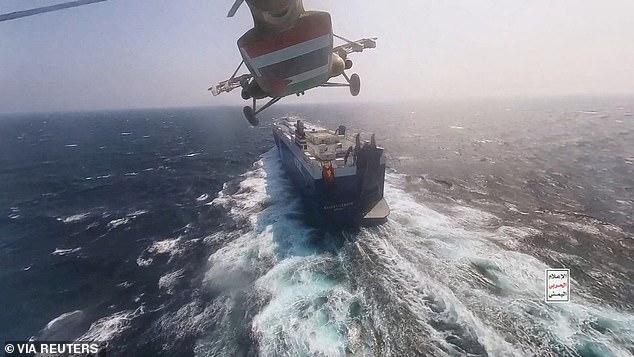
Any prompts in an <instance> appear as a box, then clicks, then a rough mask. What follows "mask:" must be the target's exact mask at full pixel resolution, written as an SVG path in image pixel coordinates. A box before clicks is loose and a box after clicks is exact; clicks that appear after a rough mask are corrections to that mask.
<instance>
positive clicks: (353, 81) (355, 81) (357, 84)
mask: <svg viewBox="0 0 634 357" xmlns="http://www.w3.org/2000/svg"><path fill="white" fill-rule="evenodd" d="M360 91H361V78H359V75H358V74H356V73H353V74H352V75H351V76H350V94H352V96H353V97H356V96H358V95H359V92H360Z"/></svg>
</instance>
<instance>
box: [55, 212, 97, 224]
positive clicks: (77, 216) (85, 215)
mask: <svg viewBox="0 0 634 357" xmlns="http://www.w3.org/2000/svg"><path fill="white" fill-rule="evenodd" d="M89 216H90V213H78V214H74V215H72V216H68V217H66V218H57V220H58V221H62V222H64V223H74V222H79V221H83V220H84V219H86V218H88V217H89Z"/></svg>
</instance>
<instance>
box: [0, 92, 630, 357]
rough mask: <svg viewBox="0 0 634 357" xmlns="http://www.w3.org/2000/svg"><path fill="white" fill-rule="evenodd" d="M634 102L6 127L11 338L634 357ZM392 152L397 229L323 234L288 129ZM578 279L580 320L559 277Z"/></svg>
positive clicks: (4, 252)
mask: <svg viewBox="0 0 634 357" xmlns="http://www.w3.org/2000/svg"><path fill="white" fill-rule="evenodd" d="M633 113H634V98H553V99H543V100H504V101H472V102H460V103H455V102H435V103H432V102H429V103H404V104H378V103H377V104H366V105H361V104H339V105H305V106H296V107H291V106H277V107H274V108H272V109H271V110H270V111H268V112H266V113H265V114H267V115H263V116H262V118H261V119H262V122H263V123H262V125H261V126H260V127H258V128H251V127H249V126H248V124H247V123H246V121H245V120H244V119H243V118H242V117H241V111H240V110H239V108H229V107H227V108H190V109H156V110H133V111H101V112H77V113H51V114H19V115H17V114H16V115H5V116H2V117H0V286H2V292H1V293H0V306H2V308H1V309H0V339H2V340H9V339H28V338H31V337H33V338H37V339H49V340H64V339H79V340H99V341H107V342H108V346H109V347H108V349H109V351H110V353H111V354H112V355H148V356H149V355H185V356H187V355H196V356H242V355H244V356H255V355H260V356H342V355H361V356H385V355H393V356H415V355H420V356H630V355H632V354H634V342H633V341H634V278H633V276H634V257H633V255H634V218H633V217H634V191H633V190H634V117H633ZM287 114H293V115H297V116H300V117H304V118H306V119H307V120H310V121H313V122H317V123H319V124H321V125H322V126H327V127H332V128H336V127H337V126H338V125H339V124H344V125H347V126H348V128H350V129H352V130H361V131H363V132H364V133H365V134H366V135H369V133H371V132H375V133H376V134H377V141H378V143H379V144H382V145H383V146H384V147H385V148H386V149H387V151H388V166H389V170H388V171H389V172H388V174H387V180H386V190H385V198H386V200H387V201H388V204H389V205H390V207H391V209H392V213H391V215H390V218H389V221H388V222H387V223H386V224H384V225H382V226H380V227H373V228H363V229H361V230H360V231H359V232H340V233H333V232H331V233H325V232H323V231H321V230H319V229H317V228H314V227H311V226H308V225H306V224H305V223H304V219H303V218H304V217H303V210H302V202H301V200H300V199H299V198H298V197H297V195H296V193H295V192H294V190H293V187H292V185H291V183H290V181H289V180H288V179H287V178H286V176H285V174H284V171H283V168H282V166H281V164H280V162H279V160H278V157H277V152H276V150H275V149H273V140H272V137H271V126H270V125H271V120H270V118H271V117H280V116H282V115H287ZM547 268H569V269H570V270H571V302H570V303H566V304H547V303H546V302H545V301H544V284H545V282H544V271H545V269H547Z"/></svg>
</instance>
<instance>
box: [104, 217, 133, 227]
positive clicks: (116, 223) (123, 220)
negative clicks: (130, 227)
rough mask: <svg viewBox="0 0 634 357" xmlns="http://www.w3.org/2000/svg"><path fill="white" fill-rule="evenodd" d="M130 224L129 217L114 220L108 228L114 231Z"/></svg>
mask: <svg viewBox="0 0 634 357" xmlns="http://www.w3.org/2000/svg"><path fill="white" fill-rule="evenodd" d="M129 222H130V218H128V217H123V218H118V219H113V220H112V221H110V222H108V227H110V228H112V229H114V228H117V227H119V226H123V225H126V224H128V223H129Z"/></svg>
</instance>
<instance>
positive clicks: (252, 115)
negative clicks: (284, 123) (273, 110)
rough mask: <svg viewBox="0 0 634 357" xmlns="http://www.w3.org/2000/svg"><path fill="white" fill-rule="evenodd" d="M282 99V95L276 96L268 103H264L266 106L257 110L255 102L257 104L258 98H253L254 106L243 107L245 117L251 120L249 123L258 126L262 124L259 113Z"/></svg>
mask: <svg viewBox="0 0 634 357" xmlns="http://www.w3.org/2000/svg"><path fill="white" fill-rule="evenodd" d="M280 99H282V97H275V98H273V99H271V100H269V101H268V102H267V103H266V104H264V106H262V108H260V109H258V110H256V107H255V104H256V99H255V98H253V106H251V107H249V106H246V107H244V108H242V113H243V114H244V117H245V118H246V119H247V121H248V122H249V124H251V125H252V126H258V125H259V124H260V121H259V120H258V118H257V115H258V114H259V113H260V112H261V111H263V110H264V109H266V108H268V107H270V106H271V105H273V104H275V103H277V102H278V101H279V100H280Z"/></svg>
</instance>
